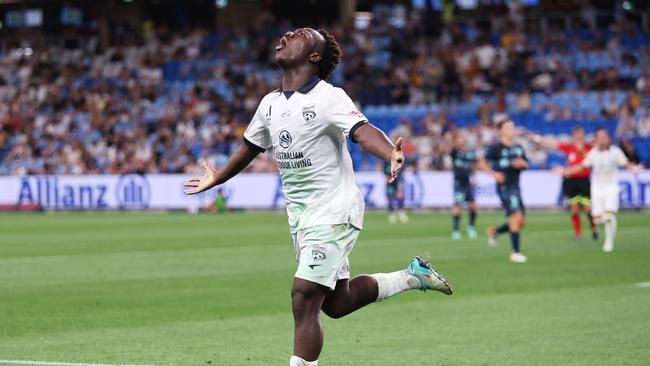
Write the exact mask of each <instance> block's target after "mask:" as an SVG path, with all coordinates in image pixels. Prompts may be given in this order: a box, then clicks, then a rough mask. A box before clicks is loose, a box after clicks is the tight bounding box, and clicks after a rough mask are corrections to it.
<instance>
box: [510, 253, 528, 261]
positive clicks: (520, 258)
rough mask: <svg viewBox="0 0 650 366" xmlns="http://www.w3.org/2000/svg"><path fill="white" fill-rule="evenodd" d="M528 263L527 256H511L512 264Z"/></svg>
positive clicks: (514, 254)
mask: <svg viewBox="0 0 650 366" xmlns="http://www.w3.org/2000/svg"><path fill="white" fill-rule="evenodd" d="M526 261H528V258H526V256H525V255H523V254H521V253H511V254H510V262H512V263H526Z"/></svg>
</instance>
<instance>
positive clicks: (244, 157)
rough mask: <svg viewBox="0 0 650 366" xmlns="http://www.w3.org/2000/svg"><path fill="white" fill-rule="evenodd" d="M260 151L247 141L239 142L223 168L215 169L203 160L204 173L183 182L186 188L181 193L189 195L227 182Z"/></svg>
mask: <svg viewBox="0 0 650 366" xmlns="http://www.w3.org/2000/svg"><path fill="white" fill-rule="evenodd" d="M260 152H261V151H260V150H259V149H257V148H255V147H253V146H251V145H250V144H248V143H244V144H241V146H240V147H239V149H237V151H236V152H235V153H234V154H233V155H232V156H231V157H230V159H228V162H227V163H226V165H224V166H223V168H221V169H219V170H217V169H216V168H215V167H213V166H211V165H210V164H208V162H207V161H203V168H204V169H205V174H204V175H203V176H201V177H194V178H192V179H190V180H188V181H187V182H185V183H183V185H184V186H185V187H187V189H185V190H184V191H183V193H185V194H188V195H191V194H197V193H201V192H204V191H207V190H208V189H210V188H213V187H216V186H218V185H219V184H223V183H225V182H227V181H228V180H229V179H230V178H232V177H234V176H235V175H237V174H239V172H241V171H242V170H244V168H246V167H247V166H248V164H250V163H251V161H253V159H255V157H256V156H257V155H258V154H259V153H260Z"/></svg>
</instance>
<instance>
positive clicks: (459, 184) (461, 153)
mask: <svg viewBox="0 0 650 366" xmlns="http://www.w3.org/2000/svg"><path fill="white" fill-rule="evenodd" d="M453 138H454V148H453V149H452V150H451V159H452V165H453V168H454V209H453V217H452V219H453V220H452V225H453V231H452V233H451V238H452V239H454V240H458V239H460V238H461V237H462V234H461V233H460V215H461V213H462V212H463V204H465V203H467V204H468V210H469V224H468V225H467V236H469V238H470V239H475V238H476V236H477V235H476V228H475V226H474V225H475V223H476V201H475V200H474V187H472V183H471V182H470V177H471V175H472V172H473V170H474V167H475V165H476V162H477V157H476V152H475V151H471V150H467V149H466V147H465V136H463V134H462V133H460V132H456V133H455V134H454V137H453Z"/></svg>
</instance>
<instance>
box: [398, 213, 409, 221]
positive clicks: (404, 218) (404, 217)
mask: <svg viewBox="0 0 650 366" xmlns="http://www.w3.org/2000/svg"><path fill="white" fill-rule="evenodd" d="M397 217H399V221H401V222H402V224H407V223H408V222H409V217H408V215H407V214H406V212H404V210H399V211H397Z"/></svg>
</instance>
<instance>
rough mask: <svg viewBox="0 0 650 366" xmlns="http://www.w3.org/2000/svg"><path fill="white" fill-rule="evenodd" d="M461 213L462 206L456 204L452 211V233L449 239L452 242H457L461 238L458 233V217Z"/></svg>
mask: <svg viewBox="0 0 650 366" xmlns="http://www.w3.org/2000/svg"><path fill="white" fill-rule="evenodd" d="M462 212H463V206H461V204H460V203H456V204H455V205H454V208H453V211H452V213H453V216H452V225H453V226H452V227H453V231H452V232H451V238H452V239H453V240H459V239H460V238H462V237H463V235H462V234H461V233H460V215H461V213H462Z"/></svg>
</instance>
